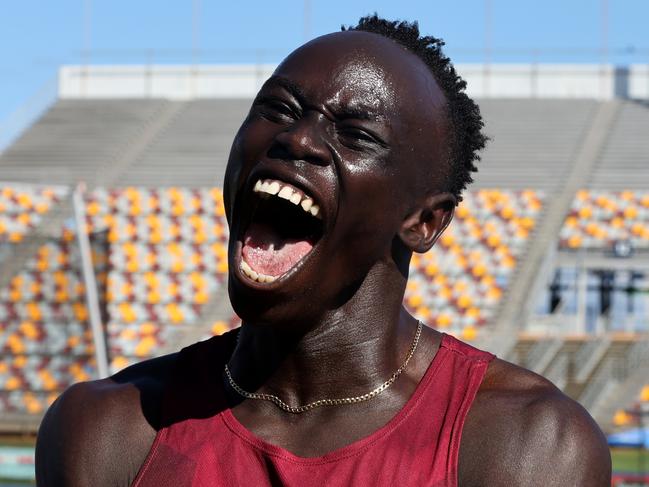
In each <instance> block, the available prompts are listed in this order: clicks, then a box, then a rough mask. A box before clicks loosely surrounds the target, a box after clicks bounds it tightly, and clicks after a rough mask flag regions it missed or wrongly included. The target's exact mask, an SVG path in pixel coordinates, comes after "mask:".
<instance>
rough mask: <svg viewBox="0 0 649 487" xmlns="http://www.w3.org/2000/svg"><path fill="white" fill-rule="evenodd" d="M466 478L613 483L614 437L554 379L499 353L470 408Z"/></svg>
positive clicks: (474, 481)
mask: <svg viewBox="0 0 649 487" xmlns="http://www.w3.org/2000/svg"><path fill="white" fill-rule="evenodd" d="M459 463H460V465H459V468H460V485H462V486H471V485H494V486H499V485H503V486H504V485H525V486H527V485H529V486H533V485H543V486H554V485H557V486H559V485H571V486H589V487H599V486H602V487H604V486H610V485H611V484H610V482H611V480H610V476H611V459H610V453H609V450H608V446H607V443H606V438H605V437H604V434H603V433H602V432H601V430H600V429H599V427H598V426H597V424H596V423H595V421H594V420H593V419H592V418H591V416H590V415H589V414H588V412H587V411H586V410H585V409H584V408H583V407H582V406H581V405H579V404H578V403H577V402H576V401H573V400H572V399H570V398H569V397H567V396H566V395H565V394H563V393H562V392H561V391H560V390H559V389H557V388H556V387H555V386H554V385H553V384H552V383H551V382H549V381H548V380H546V379H544V378H543V377H541V376H539V375H537V374H534V373H533V372H530V371H528V370H526V369H523V368H521V367H518V366H516V365H513V364H510V363H508V362H505V361H503V360H498V359H496V360H494V361H493V362H492V363H491V364H490V367H489V369H488V371H487V374H486V376H485V379H484V381H483V384H482V386H481V388H480V390H479V391H478V394H477V396H476V399H475V402H474V404H473V406H472V408H471V410H470V411H469V415H468V416H467V420H466V424H465V428H464V432H463V436H462V442H461V448H460V460H459Z"/></svg>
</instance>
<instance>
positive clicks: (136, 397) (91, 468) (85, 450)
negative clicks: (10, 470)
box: [36, 354, 176, 486]
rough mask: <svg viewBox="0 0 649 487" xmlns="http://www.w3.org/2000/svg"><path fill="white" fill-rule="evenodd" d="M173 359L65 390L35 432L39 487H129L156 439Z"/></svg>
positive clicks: (128, 369) (157, 360) (134, 367)
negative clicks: (109, 486)
mask: <svg viewBox="0 0 649 487" xmlns="http://www.w3.org/2000/svg"><path fill="white" fill-rule="evenodd" d="M175 356H176V354H172V355H167V356H164V357H160V358H157V359H152V360H147V361H145V362H142V363H139V364H136V365H133V366H131V367H128V368H127V369H125V370H123V371H121V372H119V373H118V374H115V375H114V376H112V377H109V378H107V379H102V380H96V381H90V382H82V383H79V384H75V385H73V386H71V387H70V388H68V389H67V390H66V391H65V392H64V393H63V394H62V395H61V396H60V397H59V398H58V399H57V400H56V401H55V402H54V403H53V404H52V406H51V407H50V409H49V410H48V411H47V413H46V414H45V417H44V418H43V421H42V423H41V426H40V429H39V432H38V439H37V444H36V477H37V481H38V485H40V486H77V485H129V484H130V482H131V481H132V480H133V478H134V477H135V475H136V474H137V472H138V470H139V468H140V465H141V464H142V462H143V461H144V459H145V458H146V455H147V454H148V451H149V449H150V447H151V445H152V443H153V440H154V438H155V435H156V429H157V422H158V414H159V405H160V401H161V398H162V391H163V390H164V385H165V383H166V381H167V380H168V378H169V376H170V373H171V366H172V364H173V362H174V360H175Z"/></svg>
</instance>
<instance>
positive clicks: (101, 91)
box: [59, 64, 649, 100]
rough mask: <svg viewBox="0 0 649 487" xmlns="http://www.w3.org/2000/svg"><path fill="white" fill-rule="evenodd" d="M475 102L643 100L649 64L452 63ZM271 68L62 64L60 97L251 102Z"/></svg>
mask: <svg viewBox="0 0 649 487" xmlns="http://www.w3.org/2000/svg"><path fill="white" fill-rule="evenodd" d="M457 68H458V71H459V72H460V74H461V75H462V76H463V77H464V78H465V79H466V80H467V83H468V89H467V91H468V93H469V95H471V96H473V97H477V98H591V99H598V100H609V99H613V98H632V99H646V98H649V66H647V65H630V66H627V67H616V66H611V65H598V64H458V65H457ZM274 69H275V65H273V64H257V65H254V64H251V65H95V66H91V65H89V66H63V67H61V68H60V70H59V97H60V98H169V99H193V98H251V97H253V96H254V95H255V94H256V93H257V91H258V90H259V88H260V87H261V85H262V84H263V82H264V81H265V80H266V79H267V78H268V77H269V76H270V75H271V74H272V72H273V70H274Z"/></svg>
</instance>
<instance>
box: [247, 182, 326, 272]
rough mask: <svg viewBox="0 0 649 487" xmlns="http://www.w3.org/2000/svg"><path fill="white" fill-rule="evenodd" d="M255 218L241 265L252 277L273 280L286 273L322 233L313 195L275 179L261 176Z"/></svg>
mask: <svg viewBox="0 0 649 487" xmlns="http://www.w3.org/2000/svg"><path fill="white" fill-rule="evenodd" d="M252 192H253V196H252V197H253V198H256V202H255V206H254V210H253V213H252V218H251V221H250V224H249V225H248V228H247V229H246V231H245V232H244V235H243V239H242V243H243V246H242V249H241V262H240V268H241V271H242V272H243V274H244V275H246V276H247V277H248V278H250V279H252V280H253V281H256V282H260V283H271V282H274V281H276V280H277V279H279V278H280V277H282V276H284V275H285V274H287V273H288V272H289V271H290V270H291V269H293V268H295V267H296V266H297V265H298V263H300V262H301V261H303V260H304V258H305V257H306V256H307V255H308V254H309V253H310V252H311V251H312V250H313V248H314V246H315V245H316V244H317V242H318V240H320V238H321V237H322V233H323V228H324V225H323V221H322V215H321V211H320V207H319V205H318V204H317V203H316V202H315V200H314V198H313V197H312V196H311V195H309V194H307V193H306V192H305V191H303V190H301V189H299V188H296V187H295V186H293V185H291V184H289V183H286V182H283V181H279V180H276V179H259V180H257V182H256V183H255V186H254V188H253V190H252Z"/></svg>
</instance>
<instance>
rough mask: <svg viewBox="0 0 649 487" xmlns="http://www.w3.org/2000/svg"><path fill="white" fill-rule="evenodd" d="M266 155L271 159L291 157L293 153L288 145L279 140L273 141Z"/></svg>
mask: <svg viewBox="0 0 649 487" xmlns="http://www.w3.org/2000/svg"><path fill="white" fill-rule="evenodd" d="M266 155H267V156H268V157H269V158H271V159H291V154H290V152H289V151H288V150H287V148H286V146H285V145H283V144H280V143H279V142H278V141H277V140H274V141H273V144H272V145H271V146H270V149H268V152H267V153H266Z"/></svg>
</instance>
